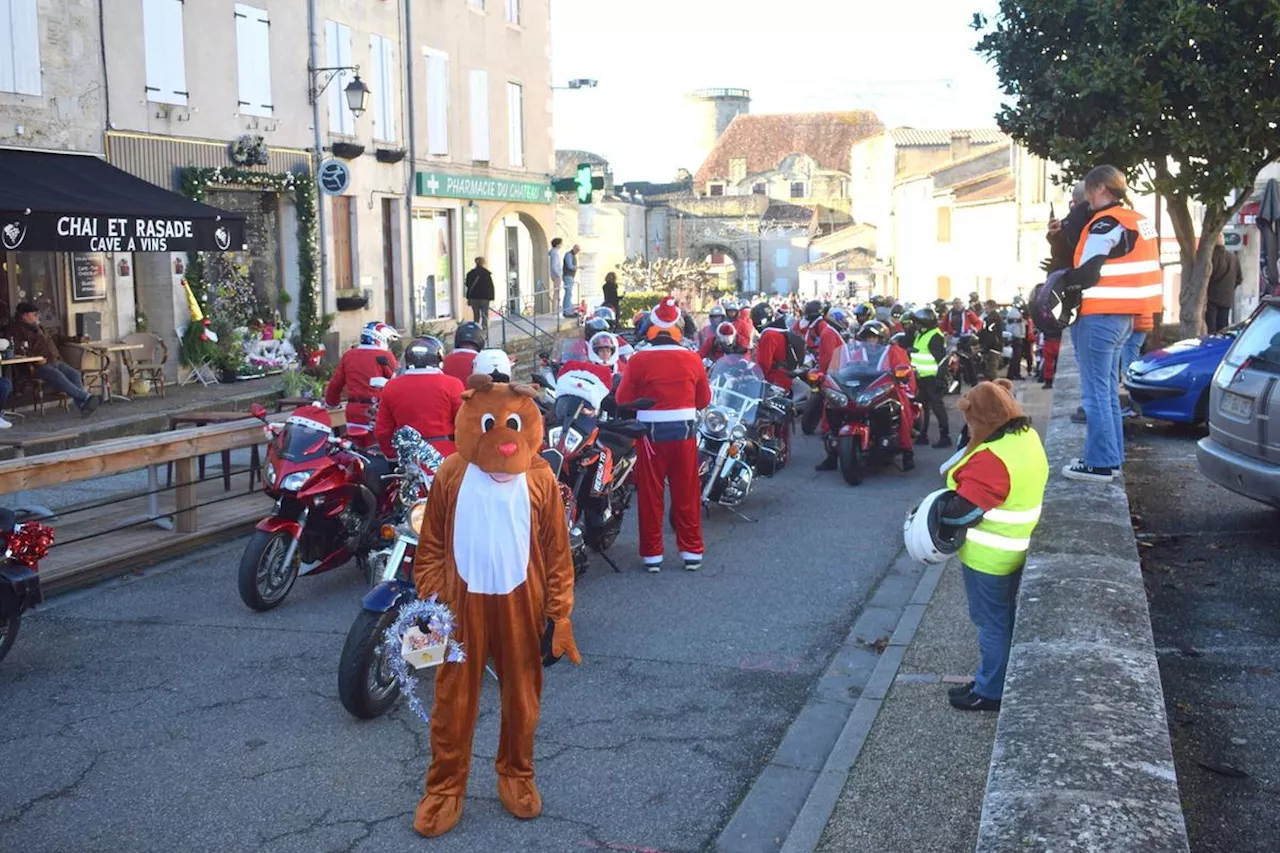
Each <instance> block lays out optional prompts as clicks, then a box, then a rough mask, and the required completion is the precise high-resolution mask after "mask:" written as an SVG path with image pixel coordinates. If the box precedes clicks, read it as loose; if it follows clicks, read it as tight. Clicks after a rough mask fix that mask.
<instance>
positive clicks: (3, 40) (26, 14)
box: [0, 0, 185, 95]
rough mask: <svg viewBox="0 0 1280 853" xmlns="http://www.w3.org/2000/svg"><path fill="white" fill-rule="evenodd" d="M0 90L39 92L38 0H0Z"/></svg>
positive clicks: (29, 93)
mask: <svg viewBox="0 0 1280 853" xmlns="http://www.w3.org/2000/svg"><path fill="white" fill-rule="evenodd" d="M179 8H181V7H179ZM183 88H185V87H183ZM0 92H14V93H16V94H19V95H39V94H40V25H39V21H38V20H37V19H36V0H0Z"/></svg>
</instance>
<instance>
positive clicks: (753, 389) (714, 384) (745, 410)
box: [709, 355, 765, 426]
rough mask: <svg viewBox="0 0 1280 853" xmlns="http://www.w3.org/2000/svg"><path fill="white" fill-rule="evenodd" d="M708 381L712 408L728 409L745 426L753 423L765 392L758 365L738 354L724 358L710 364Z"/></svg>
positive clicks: (761, 373) (761, 371)
mask: <svg viewBox="0 0 1280 853" xmlns="http://www.w3.org/2000/svg"><path fill="white" fill-rule="evenodd" d="M709 379H710V382H711V405H712V406H714V407H716V408H720V409H728V410H729V411H731V412H733V413H734V414H736V415H737V416H738V418H739V419H740V420H741V421H742V423H743V424H745V425H747V426H750V425H751V424H753V423H755V420H756V415H757V413H758V412H759V409H760V401H761V400H762V399H763V398H764V392H765V379H764V371H763V370H761V369H760V365H758V364H756V363H755V362H754V361H750V360H749V359H747V358H744V357H743V356H740V355H726V356H724V357H722V358H721V359H720V360H718V361H717V362H716V363H715V364H714V365H712V367H711V375H710V377H709Z"/></svg>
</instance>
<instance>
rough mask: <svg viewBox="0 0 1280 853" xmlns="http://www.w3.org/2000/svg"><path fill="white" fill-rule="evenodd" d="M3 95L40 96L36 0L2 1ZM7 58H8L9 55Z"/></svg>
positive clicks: (0, 77) (0, 68) (0, 61)
mask: <svg viewBox="0 0 1280 853" xmlns="http://www.w3.org/2000/svg"><path fill="white" fill-rule="evenodd" d="M0 51H4V53H0V92H16V93H17V94H19V95H39V94H40V22H39V19H38V18H37V17H36V0H0ZM6 54H7V55H6Z"/></svg>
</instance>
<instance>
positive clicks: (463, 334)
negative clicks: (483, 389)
mask: <svg viewBox="0 0 1280 853" xmlns="http://www.w3.org/2000/svg"><path fill="white" fill-rule="evenodd" d="M484 343H485V335H484V329H482V328H481V327H480V324H479V323H463V324H462V325H461V326H459V327H458V330H457V331H456V332H454V333H453V352H451V353H449V355H448V356H446V357H445V360H444V366H443V368H442V369H443V370H444V372H445V373H446V374H448V375H449V376H452V377H453V378H454V379H457V380H458V381H459V382H461V383H462V384H463V385H465V384H466V383H467V379H469V378H470V376H471V362H473V361H475V358H476V353H478V352H480V350H482V349H484Z"/></svg>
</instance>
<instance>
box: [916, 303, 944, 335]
mask: <svg viewBox="0 0 1280 853" xmlns="http://www.w3.org/2000/svg"><path fill="white" fill-rule="evenodd" d="M911 319H912V321H913V322H914V323H915V324H916V325H917V326H919V327H920V328H921V329H925V330H928V329H936V328H937V327H938V314H937V312H936V311H934V310H933V309H932V308H929V307H924V308H917V309H916V310H914V311H912V312H911Z"/></svg>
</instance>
